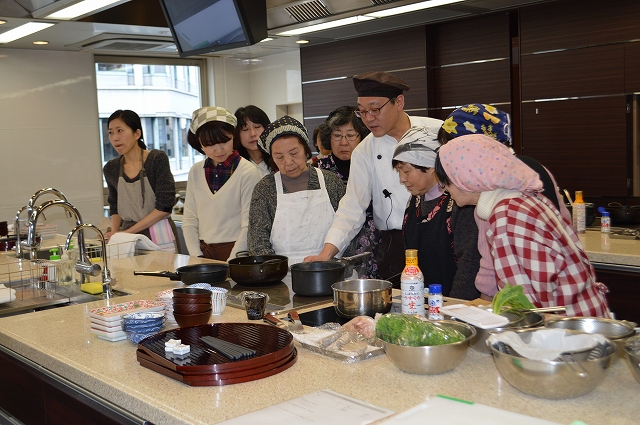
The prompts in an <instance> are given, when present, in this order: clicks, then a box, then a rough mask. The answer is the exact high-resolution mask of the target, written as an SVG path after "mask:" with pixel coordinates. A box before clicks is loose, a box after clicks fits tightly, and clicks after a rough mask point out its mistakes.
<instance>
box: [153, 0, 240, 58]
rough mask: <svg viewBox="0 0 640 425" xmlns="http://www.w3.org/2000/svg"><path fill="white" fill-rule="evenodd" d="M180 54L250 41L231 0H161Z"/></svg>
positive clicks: (219, 48)
mask: <svg viewBox="0 0 640 425" xmlns="http://www.w3.org/2000/svg"><path fill="white" fill-rule="evenodd" d="M161 3H163V4H164V6H165V13H166V15H167V18H168V20H169V25H170V26H171V29H172V32H173V36H174V40H175V41H176V44H178V49H179V50H180V52H181V54H197V53H204V52H208V51H215V50H222V49H224V48H233V47H240V46H242V45H248V44H250V43H249V42H248V41H247V36H246V34H245V30H244V28H243V25H242V22H241V21H240V15H239V12H238V10H237V8H236V4H235V1H234V0H163V1H161Z"/></svg>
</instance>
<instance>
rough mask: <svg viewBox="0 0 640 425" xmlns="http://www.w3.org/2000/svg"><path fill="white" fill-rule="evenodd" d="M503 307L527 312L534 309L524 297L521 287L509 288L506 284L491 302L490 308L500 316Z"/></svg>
mask: <svg viewBox="0 0 640 425" xmlns="http://www.w3.org/2000/svg"><path fill="white" fill-rule="evenodd" d="M505 307H507V308H508V309H518V310H528V309H530V308H534V305H533V304H531V301H529V299H528V298H527V297H526V295H524V292H523V290H522V286H519V285H513V286H511V285H509V284H508V283H506V284H505V285H504V288H502V289H501V290H500V291H498V293H497V294H496V295H495V296H494V297H493V301H492V302H491V308H492V309H493V312H494V313H496V314H500V312H501V311H502V310H503V309H504V308H505Z"/></svg>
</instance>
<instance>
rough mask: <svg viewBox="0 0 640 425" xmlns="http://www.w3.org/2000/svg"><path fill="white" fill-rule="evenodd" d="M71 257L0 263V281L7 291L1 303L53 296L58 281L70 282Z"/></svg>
mask: <svg viewBox="0 0 640 425" xmlns="http://www.w3.org/2000/svg"><path fill="white" fill-rule="evenodd" d="M71 263H72V262H71V261H49V260H19V259H16V260H15V261H12V262H8V263H4V264H1V265H0V284H1V285H4V288H6V289H8V292H7V293H6V294H5V295H7V294H8V295H7V296H3V297H2V298H1V299H0V303H4V302H12V301H26V300H32V299H37V298H44V299H53V298H56V297H57V296H58V290H59V287H60V286H61V285H67V284H71V283H73V278H74V277H73V276H74V275H73V274H72V271H73V269H72V268H71Z"/></svg>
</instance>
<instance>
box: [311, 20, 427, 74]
mask: <svg viewBox="0 0 640 425" xmlns="http://www.w3.org/2000/svg"><path fill="white" fill-rule="evenodd" d="M425 46H426V40H425V29H424V26H419V27H413V28H407V29H402V30H397V31H391V32H388V33H383V34H374V35H370V36H365V37H357V38H352V39H348V40H343V41H337V42H332V43H326V44H319V45H315V46H307V47H302V48H301V49H300V63H301V75H302V82H305V81H314V80H322V79H325V78H335V77H345V76H346V77H352V76H354V75H357V74H360V73H363V72H368V71H391V70H395V69H407V68H414V67H422V66H424V64H425V49H426V47H425Z"/></svg>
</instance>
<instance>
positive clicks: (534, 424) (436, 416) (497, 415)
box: [380, 396, 561, 425]
mask: <svg viewBox="0 0 640 425" xmlns="http://www.w3.org/2000/svg"><path fill="white" fill-rule="evenodd" d="M427 418H428V419H427ZM424 424H429V425H469V424H474V425H516V424H517V425H561V424H559V423H556V422H549V421H545V420H544V419H538V418H533V417H531V416H525V415H522V414H520V413H513V412H508V411H506V410H502V409H498V408H495V407H491V406H485V405H484V404H478V403H472V402H466V401H462V400H460V401H458V400H452V399H449V398H445V397H442V396H439V397H433V398H431V399H429V400H428V401H426V402H424V403H421V404H418V405H417V406H414V407H412V408H411V409H409V410H405V411H404V412H401V413H398V414H397V415H396V416H394V417H392V418H390V419H388V420H386V421H384V422H381V423H380V425H424Z"/></svg>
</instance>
